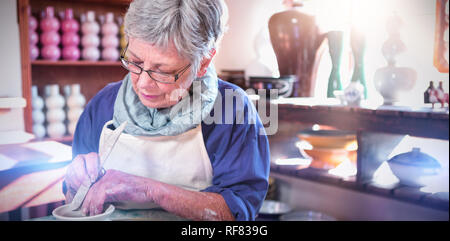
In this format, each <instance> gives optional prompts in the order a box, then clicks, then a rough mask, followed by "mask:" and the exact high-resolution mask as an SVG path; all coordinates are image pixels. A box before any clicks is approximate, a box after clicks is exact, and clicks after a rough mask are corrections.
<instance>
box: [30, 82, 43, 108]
mask: <svg viewBox="0 0 450 241" xmlns="http://www.w3.org/2000/svg"><path fill="white" fill-rule="evenodd" d="M31 107H32V109H33V110H42V109H43V108H44V100H43V99H42V97H40V96H39V94H38V88H37V86H36V85H33V86H32V87H31Z"/></svg>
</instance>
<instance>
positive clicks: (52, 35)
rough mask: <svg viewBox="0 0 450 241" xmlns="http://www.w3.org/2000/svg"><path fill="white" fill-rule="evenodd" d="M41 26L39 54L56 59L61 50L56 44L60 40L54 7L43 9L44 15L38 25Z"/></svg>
mask: <svg viewBox="0 0 450 241" xmlns="http://www.w3.org/2000/svg"><path fill="white" fill-rule="evenodd" d="M39 26H40V27H41V31H42V33H41V36H40V41H41V44H42V49H41V55H42V57H43V58H44V59H46V60H53V61H54V60H58V59H59V57H60V56H61V50H60V49H59V47H58V44H59V43H60V41H61V37H60V36H59V33H58V31H59V27H60V24H59V21H58V19H57V18H56V17H55V9H54V8H53V7H51V6H49V7H47V8H46V9H45V16H44V17H43V18H42V20H41V23H40V25H39Z"/></svg>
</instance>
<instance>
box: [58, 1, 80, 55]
mask: <svg viewBox="0 0 450 241" xmlns="http://www.w3.org/2000/svg"><path fill="white" fill-rule="evenodd" d="M79 28H80V25H79V24H78V22H77V20H75V19H74V16H73V10H72V9H71V8H68V9H66V11H65V14H64V20H63V21H62V24H61V30H62V32H63V36H62V45H63V51H62V52H63V54H62V55H63V59H65V60H78V59H79V58H80V49H79V48H78V45H79V44H80V36H78V30H79Z"/></svg>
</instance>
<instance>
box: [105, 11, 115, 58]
mask: <svg viewBox="0 0 450 241" xmlns="http://www.w3.org/2000/svg"><path fill="white" fill-rule="evenodd" d="M118 33H119V27H118V26H117V24H116V23H114V14H113V13H107V14H106V21H105V23H104V24H103V25H102V35H103V38H102V47H103V50H102V59H104V60H109V61H116V60H118V59H119V50H118V49H117V47H118V46H119V38H118V36H117V34H118Z"/></svg>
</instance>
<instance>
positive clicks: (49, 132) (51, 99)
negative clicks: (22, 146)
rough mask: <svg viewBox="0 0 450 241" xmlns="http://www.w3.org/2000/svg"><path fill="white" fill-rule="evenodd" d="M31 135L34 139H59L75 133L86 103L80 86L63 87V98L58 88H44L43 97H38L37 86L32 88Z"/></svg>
mask: <svg viewBox="0 0 450 241" xmlns="http://www.w3.org/2000/svg"><path fill="white" fill-rule="evenodd" d="M31 90H32V99H31V102H32V109H33V112H32V119H33V133H34V135H35V136H36V138H38V139H40V138H43V137H46V136H48V137H50V138H59V137H63V136H65V135H66V134H69V135H73V134H74V133H75V128H76V124H77V122H78V119H79V117H80V115H81V113H82V112H83V108H84V105H85V103H86V99H85V97H84V96H83V95H82V94H81V91H80V85H79V84H72V85H66V86H64V93H65V97H63V96H62V95H61V94H60V92H59V86H58V85H56V84H54V85H47V86H45V91H44V92H45V94H44V95H43V96H44V97H41V96H39V93H38V88H37V86H35V85H33V86H32V89H31Z"/></svg>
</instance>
